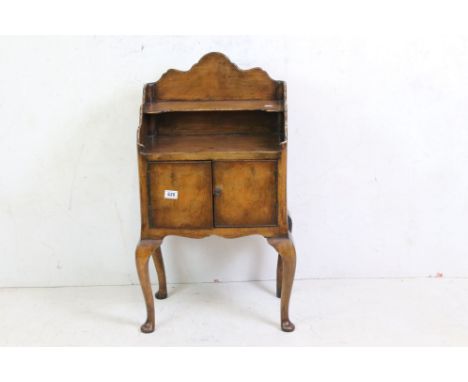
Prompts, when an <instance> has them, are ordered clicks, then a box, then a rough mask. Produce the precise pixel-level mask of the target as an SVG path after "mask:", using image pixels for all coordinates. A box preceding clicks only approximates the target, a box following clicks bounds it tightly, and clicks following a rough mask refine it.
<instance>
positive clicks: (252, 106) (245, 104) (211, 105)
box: [143, 100, 284, 114]
mask: <svg viewBox="0 0 468 382" xmlns="http://www.w3.org/2000/svg"><path fill="white" fill-rule="evenodd" d="M236 110H262V111H270V112H279V111H284V103H283V101H278V100H229V101H162V102H161V101H160V102H154V103H145V104H144V105H143V113H145V114H159V113H167V112H173V111H236Z"/></svg>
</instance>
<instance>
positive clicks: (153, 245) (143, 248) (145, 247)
mask: <svg viewBox="0 0 468 382" xmlns="http://www.w3.org/2000/svg"><path fill="white" fill-rule="evenodd" d="M161 241H162V240H140V242H139V243H138V245H137V248H136V251H135V260H136V267H137V271H138V278H139V279H140V285H141V290H142V291H143V296H144V298H145V304H146V314H147V316H146V322H145V323H144V324H143V325H142V326H141V328H140V329H141V331H142V332H143V333H151V332H153V331H154V327H155V320H154V300H153V291H152V290H151V281H150V277H149V269H148V263H149V258H150V256H151V255H152V254H153V253H154V252H155V251H156V249H158V248H159V247H160V246H161Z"/></svg>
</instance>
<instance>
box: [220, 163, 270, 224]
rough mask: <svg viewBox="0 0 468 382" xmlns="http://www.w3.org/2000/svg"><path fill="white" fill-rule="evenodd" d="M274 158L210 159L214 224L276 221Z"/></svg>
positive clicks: (268, 222)
mask: <svg viewBox="0 0 468 382" xmlns="http://www.w3.org/2000/svg"><path fill="white" fill-rule="evenodd" d="M277 167H278V162H277V161H276V160H262V161H215V162H213V183H214V193H215V197H214V225H215V227H261V226H276V225H278V183H277V172H278V171H277Z"/></svg>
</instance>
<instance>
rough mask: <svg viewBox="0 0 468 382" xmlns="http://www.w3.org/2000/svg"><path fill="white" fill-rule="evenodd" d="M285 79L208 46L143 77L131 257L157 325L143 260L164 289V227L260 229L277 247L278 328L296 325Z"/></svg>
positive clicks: (167, 230) (176, 230)
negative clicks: (187, 61) (182, 64)
mask: <svg viewBox="0 0 468 382" xmlns="http://www.w3.org/2000/svg"><path fill="white" fill-rule="evenodd" d="M286 112H287V110H286V85H285V83H284V82H282V81H275V80H272V79H271V78H270V77H269V76H268V74H267V73H266V72H265V71H263V70H262V69H259V68H254V69H249V70H241V69H239V68H238V67H237V66H236V65H234V64H233V63H231V62H230V61H229V59H228V58H227V57H226V56H224V55H223V54H221V53H209V54H207V55H205V56H204V57H202V58H201V60H200V61H199V62H198V63H197V64H195V65H194V66H193V67H192V68H191V69H190V70H188V71H179V70H174V69H171V70H169V71H167V72H166V73H165V74H164V75H163V76H162V77H161V79H160V80H159V81H157V82H154V83H149V84H146V85H145V88H144V91H143V103H142V107H141V113H140V126H139V128H138V138H137V147H138V165H139V175H140V197H141V200H140V202H141V240H140V242H139V244H138V246H137V249H136V264H137V270H138V276H139V278H140V283H141V287H142V290H143V295H144V297H145V302H146V308H147V320H146V322H145V324H143V325H142V327H141V330H142V331H143V332H145V333H149V332H152V331H153V330H154V328H155V316H154V301H153V294H152V291H151V283H150V279H149V271H148V263H149V258H150V257H153V261H154V263H155V266H156V271H157V275H158V280H159V291H158V292H157V293H156V298H158V299H164V298H166V297H167V287H166V275H165V271H164V263H163V258H162V253H161V243H162V241H163V239H164V237H165V236H167V235H179V236H185V237H192V238H203V237H206V236H209V235H219V236H222V237H226V238H234V237H240V236H245V235H253V234H259V235H262V236H264V237H265V238H266V239H267V241H268V243H269V244H270V245H271V246H272V247H273V248H275V250H276V251H277V252H278V265H277V286H276V294H277V296H278V297H281V328H282V330H284V331H292V330H294V325H293V324H292V323H291V321H290V320H289V313H288V311H289V299H290V296H291V288H292V283H293V279H294V272H295V266H296V252H295V249H294V244H293V242H292V238H291V234H290V228H291V224H292V222H291V220H290V218H288V214H287V206H286V152H287V129H286V119H287V118H286Z"/></svg>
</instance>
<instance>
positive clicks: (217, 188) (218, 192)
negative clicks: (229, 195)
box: [213, 186, 221, 196]
mask: <svg viewBox="0 0 468 382" xmlns="http://www.w3.org/2000/svg"><path fill="white" fill-rule="evenodd" d="M213 195H214V196H219V195H221V187H218V186H216V187H215V188H214V190H213Z"/></svg>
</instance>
